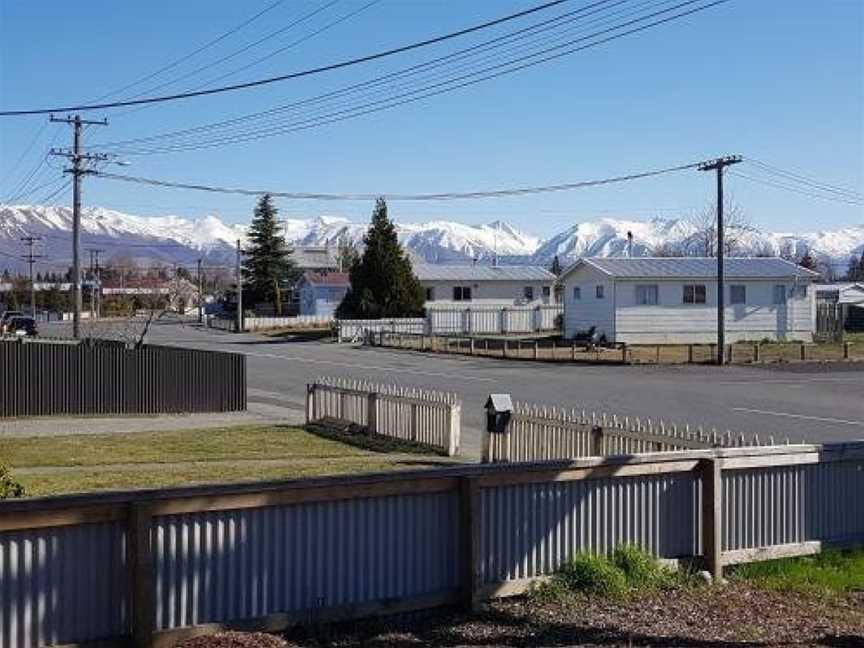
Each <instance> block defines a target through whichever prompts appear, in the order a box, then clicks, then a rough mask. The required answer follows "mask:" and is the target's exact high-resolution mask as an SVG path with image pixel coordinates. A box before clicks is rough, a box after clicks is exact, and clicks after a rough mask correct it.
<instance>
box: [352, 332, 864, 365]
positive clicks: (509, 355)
mask: <svg viewBox="0 0 864 648" xmlns="http://www.w3.org/2000/svg"><path fill="white" fill-rule="evenodd" d="M367 340H368V342H369V343H371V344H374V345H377V346H383V347H390V348H396V349H407V350H412V351H430V352H435V353H451V354H457V355H470V356H477V357H487V358H502V359H508V360H539V361H544V362H565V363H569V362H575V363H579V362H583V363H601V364H705V363H713V362H714V361H715V359H716V357H717V354H716V348H717V347H716V345H714V344H628V345H624V344H619V345H616V346H614V347H600V346H590V345H586V344H584V343H580V342H576V341H572V340H560V339H555V338H546V339H526V340H520V339H510V340H508V339H506V338H500V337H497V338H490V337H476V336H472V337H465V336H464V335H429V334H426V333H419V332H416V331H414V332H411V331H406V332H391V331H383V330H382V331H378V332H377V333H375V334H374V335H370V336H368V338H367ZM726 359H727V361H728V362H730V363H738V364H749V363H768V362H810V361H831V360H834V361H847V360H864V343H861V342H849V341H846V342H834V343H821V344H820V343H817V344H814V343H805V342H770V343H762V342H739V343H736V344H728V345H726Z"/></svg>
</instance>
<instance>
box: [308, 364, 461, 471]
mask: <svg viewBox="0 0 864 648" xmlns="http://www.w3.org/2000/svg"><path fill="white" fill-rule="evenodd" d="M326 418H333V419H340V420H344V421H350V422H352V423H356V424H357V425H362V426H364V427H366V428H368V430H369V431H370V432H374V433H375V434H381V435H384V436H388V437H392V438H394V439H402V440H404V441H412V442H414V443H422V444H424V445H428V446H431V447H432V448H435V449H437V450H439V451H442V452H445V453H447V455H448V456H451V457H452V456H455V455H457V454H459V440H460V434H461V429H462V402H461V401H460V400H459V398H457V397H456V395H455V394H450V393H445V392H437V391H431V390H427V389H421V388H419V387H400V386H399V385H379V384H374V383H369V382H364V381H359V380H350V379H343V378H319V379H318V380H317V381H315V382H314V383H311V384H309V385H307V386H306V422H307V423H314V422H316V421H320V420H322V419H326Z"/></svg>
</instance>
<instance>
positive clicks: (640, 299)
mask: <svg viewBox="0 0 864 648" xmlns="http://www.w3.org/2000/svg"><path fill="white" fill-rule="evenodd" d="M657 293H658V290H657V284H648V285H644V286H636V304H637V305H638V306H656V305H657V303H658V301H659V300H658V298H657Z"/></svg>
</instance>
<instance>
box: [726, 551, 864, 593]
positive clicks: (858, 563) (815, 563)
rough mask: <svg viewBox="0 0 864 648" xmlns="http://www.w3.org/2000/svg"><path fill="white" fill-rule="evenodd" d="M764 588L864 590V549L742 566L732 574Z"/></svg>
mask: <svg viewBox="0 0 864 648" xmlns="http://www.w3.org/2000/svg"><path fill="white" fill-rule="evenodd" d="M731 577H732V578H734V579H740V580H747V581H749V582H750V583H752V584H754V585H756V586H758V587H760V588H763V589H770V590H775V591H783V592H799V593H811V594H823V593H824V594H845V593H849V592H853V591H861V590H864V549H857V550H854V551H834V550H829V551H824V552H822V553H820V554H816V555H815V556H805V557H802V558H787V559H783V560H770V561H766V562H758V563H750V564H748V565H741V566H739V567H737V568H735V569H734V571H732V573H731Z"/></svg>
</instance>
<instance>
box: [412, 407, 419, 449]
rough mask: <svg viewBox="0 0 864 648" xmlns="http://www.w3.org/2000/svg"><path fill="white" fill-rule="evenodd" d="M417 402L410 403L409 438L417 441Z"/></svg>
mask: <svg viewBox="0 0 864 648" xmlns="http://www.w3.org/2000/svg"><path fill="white" fill-rule="evenodd" d="M418 423H419V421H418V420H417V403H411V440H412V441H414V442H415V443H416V442H417V428H418Z"/></svg>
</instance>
